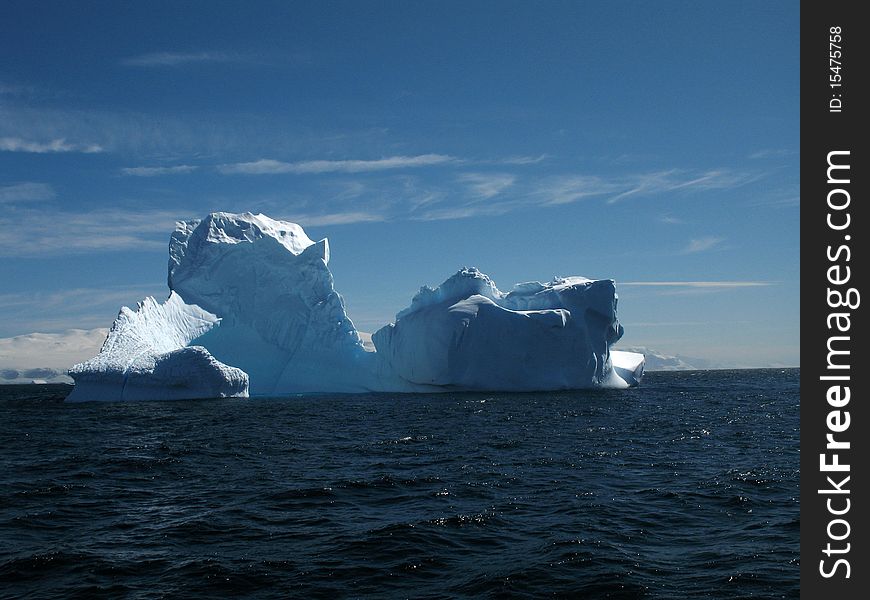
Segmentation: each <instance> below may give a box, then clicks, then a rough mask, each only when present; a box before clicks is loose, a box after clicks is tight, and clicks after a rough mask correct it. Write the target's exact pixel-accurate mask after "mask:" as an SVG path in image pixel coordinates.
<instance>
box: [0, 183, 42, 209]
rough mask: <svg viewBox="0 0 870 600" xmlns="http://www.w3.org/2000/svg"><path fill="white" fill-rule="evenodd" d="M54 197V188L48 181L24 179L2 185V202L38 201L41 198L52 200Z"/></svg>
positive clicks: (0, 199)
mask: <svg viewBox="0 0 870 600" xmlns="http://www.w3.org/2000/svg"><path fill="white" fill-rule="evenodd" d="M52 198H54V188H52V187H51V186H50V185H48V184H47V183H37V182H34V181H24V182H21V183H13V184H12V185H4V186H0V204H17V203H19V202H38V201H40V200H51V199H52Z"/></svg>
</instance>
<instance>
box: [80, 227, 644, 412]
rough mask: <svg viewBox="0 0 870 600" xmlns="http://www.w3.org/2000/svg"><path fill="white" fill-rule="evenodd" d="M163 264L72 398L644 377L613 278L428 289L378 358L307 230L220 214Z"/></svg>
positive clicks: (84, 367) (386, 338) (478, 280)
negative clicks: (164, 277) (619, 314)
mask: <svg viewBox="0 0 870 600" xmlns="http://www.w3.org/2000/svg"><path fill="white" fill-rule="evenodd" d="M169 254H170V258H169V277H168V283H169V288H170V290H171V293H170V296H169V299H168V300H167V301H166V302H164V303H163V304H158V303H157V302H155V301H154V300H153V299H151V298H149V299H146V300H145V301H144V302H143V303H141V304H140V306H139V309H138V311H135V312H134V311H130V310H129V309H126V308H125V309H122V311H121V313H120V314H119V316H118V319H117V320H116V321H115V324H114V325H113V327H112V330H111V331H110V333H109V336H108V338H107V339H106V342H105V344H104V345H103V348H102V349H101V351H100V354H99V355H98V356H97V357H96V358H93V359H91V360H89V361H87V362H84V363H81V364H79V365H76V366H75V367H73V369H72V370H71V371H70V375H71V376H72V377H73V378H74V379H75V381H76V387H75V389H74V390H73V393H72V394H71V395H70V397H69V399H70V400H102V399H115V400H132V399H146V398H147V399H164V398H202V397H220V396H245V395H247V394H248V393H250V394H253V395H273V396H274V395H286V394H294V393H323V392H370V391H374V392H430V391H446V390H503V391H507V390H516V391H519V390H525V391H530V390H556V389H573V388H590V387H629V386H631V385H636V384H637V383H638V382H639V380H640V377H641V375H642V373H643V356H642V355H640V354H634V353H617V352H611V351H610V345H611V344H613V343H614V342H615V341H616V340H618V339H619V338H620V337H621V335H622V327H621V326H620V325H619V323H618V321H617V318H616V293H615V287H614V283H613V281H611V280H601V281H594V280H589V279H584V278H580V277H569V278H561V279H556V280H554V281H553V282H552V283H547V284H541V283H524V284H519V285H517V286H515V287H514V289H513V290H512V291H511V292H509V293H503V292H501V291H499V290H498V288H497V287H496V285H495V283H493V282H492V280H491V279H489V277H487V276H486V275H484V274H483V273H481V272H479V271H478V270H476V269H463V270H461V271H459V272H458V273H457V274H456V275H454V276H453V277H451V278H449V279H448V280H447V281H445V282H444V283H443V284H441V286H439V287H438V288H436V289H431V288H427V287H424V288H422V289H421V291H420V293H419V294H417V295H416V296H415V297H414V299H413V300H412V302H411V306H410V307H409V308H407V309H405V310H403V311H401V312H400V313H399V314H398V315H397V317H396V322H395V323H391V324H389V325H387V326H386V327H383V328H381V329H380V330H378V331H377V332H375V333H374V335H373V336H372V341H373V343H374V350H375V351H374V352H372V351H371V350H372V348H366V347H365V346H364V344H363V341H362V339H361V337H360V334H359V332H358V331H357V330H356V328H355V327H354V325H353V323H352V322H351V320H350V319H349V318H348V316H347V313H346V311H345V307H344V302H343V300H342V298H341V296H340V295H339V294H338V293H337V292H336V291H335V289H334V286H333V278H332V273H330V271H329V268H328V266H327V265H328V262H329V243H328V241H327V240H325V239H323V240H320V241H319V242H314V241H312V240H311V239H309V238H308V236H307V235H306V234H305V232H304V231H303V230H302V228H301V227H300V226H299V225H296V224H294V223H288V222H283V221H276V220H273V219H270V218H269V217H266V216H264V215H252V214H250V213H244V214H229V213H213V214H211V215H209V216H208V217H207V218H206V219H203V220H202V221H190V222H184V223H179V224H178V225H177V227H176V230H175V232H174V233H173V234H172V237H171V239H170V246H169ZM230 365H232V366H230Z"/></svg>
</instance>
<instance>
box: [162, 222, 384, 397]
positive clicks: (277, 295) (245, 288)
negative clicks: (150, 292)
mask: <svg viewBox="0 0 870 600" xmlns="http://www.w3.org/2000/svg"><path fill="white" fill-rule="evenodd" d="M328 262H329V242H328V241H327V240H325V239H324V240H321V241H319V242H313V241H311V240H310V239H309V238H308V236H307V235H305V232H304V231H303V230H302V228H301V227H299V225H296V224H294V223H286V222H282V221H275V220H273V219H270V218H269V217H266V216H264V215H251V214H244V215H234V214H228V213H214V214H212V215H209V216H208V217H207V218H206V219H204V220H202V221H192V222H188V223H179V224H178V226H177V228H176V230H175V233H173V234H172V238H171V240H170V243H169V288H170V289H171V290H172V291H173V292H175V293H176V294H178V295H180V296H181V297H183V298H184V300H185V301H186V302H188V303H190V304H195V305H197V306H200V307H202V308H203V309H205V310H207V311H209V312H212V313H214V314H216V315H218V316H220V317H221V326H220V327H219V328H216V329H213V330H211V331H209V332H208V333H207V334H206V335H204V336H203V337H202V338H201V339H200V340H198V342H197V343H199V344H201V345H203V346H205V347H206V348H208V349H209V351H211V352H212V354H214V356H215V357H217V358H218V359H220V360H222V361H223V362H226V363H227V364H231V365H234V366H237V367H239V368H240V369H242V370H243V371H245V372H246V373H248V375H249V376H250V379H251V393H253V394H282V393H293V392H312V391H314V392H318V391H333V392H362V391H367V390H368V389H369V386H368V385H367V383H368V382H367V381H366V374H367V369H366V367H365V366H364V365H362V364H360V363H361V362H364V361H365V360H366V357H365V356H364V355H365V354H366V353H365V351H364V350H363V346H362V342H361V341H360V338H359V335H358V334H357V331H356V328H354V326H353V323H352V322H351V321H350V319H348V317H347V313H346V312H345V309H344V302H343V301H342V299H341V296H339V295H338V293H337V292H336V291H335V289H334V288H333V281H332V273H330V271H329V268H328V267H327V264H328ZM327 384H329V385H327Z"/></svg>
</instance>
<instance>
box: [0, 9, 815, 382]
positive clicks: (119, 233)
mask: <svg viewBox="0 0 870 600" xmlns="http://www.w3.org/2000/svg"><path fill="white" fill-rule="evenodd" d="M798 8H799V7H798V3H797V2H764V3H759V2H727V3H722V2H540V3H533V2H478V1H474V2H467V1H466V2H405V3H387V2H293V3H289V2H253V3H247V4H244V5H243V4H241V3H229V2H213V1H212V2H203V3H198V2H184V3H179V2H165V3H164V2H149V3H138V4H133V3H114V2H106V3H98V2H81V3H60V2H15V1H12V2H10V1H7V2H4V3H3V5H2V7H0V282H2V283H0V286H2V288H0V337H11V336H18V335H23V334H28V333H32V332H48V333H51V332H62V331H65V330H67V329H70V328H82V329H90V328H94V327H107V326H109V324H110V323H111V321H112V319H113V318H114V316H115V314H116V312H117V310H118V307H119V306H120V305H122V304H127V305H130V304H135V302H136V301H137V300H139V299H141V298H142V297H143V296H145V295H155V296H158V297H162V296H164V295H165V294H166V291H167V290H166V284H165V278H166V263H167V252H166V247H167V242H168V237H169V233H170V232H171V230H172V229H173V224H174V221H175V220H177V219H190V218H201V217H202V216H204V215H205V214H207V213H209V212H211V211H215V210H225V211H233V212H242V211H252V212H263V213H266V214H268V215H270V216H272V217H275V218H284V219H288V220H294V221H296V222H298V223H300V224H301V225H303V227H305V229H306V231H307V232H308V234H309V236H310V237H312V238H313V239H319V238H322V237H328V238H329V239H330V244H331V247H332V260H331V263H330V266H331V268H332V270H333V274H334V275H335V281H336V288H337V289H338V290H339V291H340V292H341V294H342V295H343V296H344V298H345V301H346V303H347V308H348V312H349V314H350V316H351V318H352V319H353V320H354V321H355V323H356V324H357V325H358V327H359V328H360V329H363V330H368V331H371V330H373V329H376V328H377V327H379V326H380V325H383V324H384V323H386V322H389V321H390V320H391V319H392V318H393V317H394V315H395V313H396V312H397V311H398V310H399V309H401V308H402V307H404V306H405V305H406V304H407V303H408V302H409V301H410V297H411V296H412V295H413V294H414V293H415V291H416V290H417V289H418V288H419V286H421V285H423V284H428V285H437V284H438V283H440V282H441V281H443V280H444V279H446V278H447V277H448V276H449V275H450V274H452V273H453V272H455V271H456V270H457V269H458V268H460V267H462V266H477V267H479V268H480V269H481V270H483V271H484V272H486V273H488V274H490V275H491V276H492V277H493V278H494V279H495V280H496V282H497V283H498V284H499V285H500V287H502V289H509V288H510V286H511V285H512V284H514V283H516V282H519V281H528V280H549V279H550V278H552V277H553V276H554V275H584V276H588V277H594V278H613V279H616V281H617V286H618V291H619V295H620V307H619V309H620V320H621V321H622V322H623V324H624V325H625V328H626V335H625V338H624V343H625V344H626V345H636V346H647V347H650V348H656V349H659V350H661V351H663V352H666V353H669V354H682V355H687V356H695V357H701V358H706V359H710V360H712V361H714V362H716V363H718V364H729V365H744V366H760V365H774V364H777V365H778V364H784V365H797V364H799V319H798V317H799V283H800V280H799V257H800V255H799V232H798V229H799V208H800V200H799V175H798V167H799V159H800V156H799V108H800V106H799V97H798V93H799V10H798ZM34 366H36V365H34Z"/></svg>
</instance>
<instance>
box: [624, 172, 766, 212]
mask: <svg viewBox="0 0 870 600" xmlns="http://www.w3.org/2000/svg"><path fill="white" fill-rule="evenodd" d="M761 177H762V175H760V174H758V173H744V172H735V171H730V170H728V169H711V170H708V171H704V172H701V173H693V172H687V171H683V170H680V169H669V170H666V171H655V172H651V173H642V174H638V175H634V176H631V177H630V178H628V180H627V181H625V182H624V184H625V185H627V186H628V189H626V190H625V191H623V192H621V193H619V194H616V195H615V196H613V197H611V198H609V199H608V200H607V202H608V203H609V204H613V203H614V202H619V201H620V200H623V199H625V198H628V197H630V196H647V195H652V194H659V193H663V192H675V191H690V190H724V189H732V188H736V187H740V186H743V185H746V184H748V183H751V182H753V181H756V180H758V179H759V178H761Z"/></svg>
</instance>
